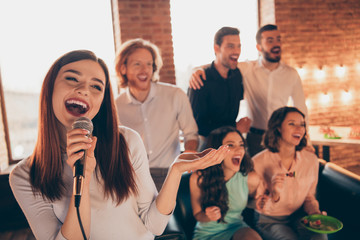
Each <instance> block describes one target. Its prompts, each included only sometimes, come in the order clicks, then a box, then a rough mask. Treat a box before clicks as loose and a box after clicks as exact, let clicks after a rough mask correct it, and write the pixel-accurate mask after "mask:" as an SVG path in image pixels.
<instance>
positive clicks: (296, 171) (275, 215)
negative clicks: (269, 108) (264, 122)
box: [253, 107, 327, 240]
mask: <svg viewBox="0 0 360 240" xmlns="http://www.w3.org/2000/svg"><path fill="white" fill-rule="evenodd" d="M306 139H307V136H306V124H305V116H304V114H303V113H302V112H301V111H299V110H298V109H297V108H295V107H282V108H279V109H277V110H275V111H274V112H273V113H272V115H271V117H270V120H269V121H268V129H267V130H266V132H265V135H264V139H263V140H264V145H265V148H266V149H265V150H263V151H262V152H260V153H258V154H257V155H255V156H254V157H253V160H254V168H255V171H256V173H257V174H259V175H260V176H261V177H262V178H263V179H264V182H265V188H266V189H267V190H268V192H269V193H270V194H269V195H263V197H262V198H261V199H259V201H258V205H257V206H258V209H257V212H258V220H257V224H256V228H257V230H258V232H259V233H260V235H261V236H262V237H263V238H264V239H289V240H290V239H326V238H327V236H326V235H324V234H318V233H313V232H310V231H308V230H307V229H305V228H304V227H301V224H300V222H299V220H300V218H301V217H303V215H301V211H298V210H304V211H305V212H306V214H309V215H310V214H321V212H320V210H319V202H318V201H317V200H316V198H315V191H316V185H317V181H318V171H319V162H318V159H317V157H316V155H315V154H314V153H313V152H310V151H307V150H306V149H305V147H306V145H307V141H306ZM322 214H326V212H323V213H322Z"/></svg>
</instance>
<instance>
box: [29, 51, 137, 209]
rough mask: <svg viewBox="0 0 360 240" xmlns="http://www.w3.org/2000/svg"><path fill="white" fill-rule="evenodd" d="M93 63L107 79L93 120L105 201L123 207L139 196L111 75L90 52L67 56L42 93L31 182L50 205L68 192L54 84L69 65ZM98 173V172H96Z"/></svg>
mask: <svg viewBox="0 0 360 240" xmlns="http://www.w3.org/2000/svg"><path fill="white" fill-rule="evenodd" d="M81 60H93V61H95V62H97V63H99V64H100V66H101V67H102V69H103V70H104V73H105V76H106V85H105V93H104V99H103V102H102V104H101V107H100V110H99V112H98V113H97V115H96V116H95V117H94V118H93V119H92V121H93V125H94V131H93V135H94V136H96V137H97V138H98V141H97V145H96V148H95V157H96V161H97V166H96V167H97V169H99V172H100V176H98V175H96V176H97V179H98V180H99V179H100V177H101V178H102V179H103V180H104V191H105V195H106V197H111V198H112V199H113V200H114V201H115V202H117V204H120V203H121V202H122V201H123V200H125V199H126V198H127V197H128V196H129V195H130V194H131V193H134V194H137V186H136V183H135V176H134V170H133V168H132V165H131V162H130V159H129V150H128V146H127V143H126V140H125V138H124V136H123V134H121V133H120V132H119V127H118V119H117V113H116V108H115V104H114V97H113V94H112V89H111V84H110V79H109V71H108V69H107V66H106V64H105V62H104V61H103V60H102V59H100V58H97V57H96V55H95V54H94V53H93V52H91V51H87V50H77V51H72V52H69V53H66V54H65V55H63V56H62V57H60V58H59V59H57V60H56V61H55V62H54V64H53V65H52V66H51V68H50V69H49V71H48V73H47V74H46V76H45V79H44V82H43V86H42V89H41V93H40V108H39V109H40V111H39V112H40V113H39V126H38V138H37V142H36V145H35V149H34V152H33V154H32V155H31V156H30V182H31V185H32V188H33V191H34V194H35V193H40V194H41V195H42V196H43V197H44V198H47V199H49V200H51V201H54V200H57V199H60V198H61V197H62V196H63V194H64V191H65V186H64V180H63V168H64V164H66V163H65V162H63V160H62V157H61V154H62V153H64V150H63V151H62V150H61V146H60V134H59V132H60V129H59V124H61V123H60V122H59V121H58V120H57V119H56V117H55V114H54V111H53V107H52V105H53V104H52V94H53V90H54V82H55V79H56V77H57V75H58V73H59V71H60V69H61V68H62V67H63V66H64V65H67V64H69V63H72V62H76V61H81ZM96 173H98V171H96Z"/></svg>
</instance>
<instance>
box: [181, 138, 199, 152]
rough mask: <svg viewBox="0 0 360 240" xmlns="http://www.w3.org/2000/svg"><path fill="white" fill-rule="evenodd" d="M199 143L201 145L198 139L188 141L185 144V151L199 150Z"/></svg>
mask: <svg viewBox="0 0 360 240" xmlns="http://www.w3.org/2000/svg"><path fill="white" fill-rule="evenodd" d="M198 145H199V141H198V140H195V139H192V140H189V141H186V142H185V144H184V148H185V150H184V152H188V153H190V152H197V148H198Z"/></svg>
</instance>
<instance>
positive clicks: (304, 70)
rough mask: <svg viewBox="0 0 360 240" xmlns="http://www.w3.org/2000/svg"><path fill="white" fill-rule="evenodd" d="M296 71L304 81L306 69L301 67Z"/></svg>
mask: <svg viewBox="0 0 360 240" xmlns="http://www.w3.org/2000/svg"><path fill="white" fill-rule="evenodd" d="M296 70H297V72H298V74H299V76H300V78H301V79H304V77H305V74H306V72H307V71H306V69H305V68H303V67H299V68H297V69H296Z"/></svg>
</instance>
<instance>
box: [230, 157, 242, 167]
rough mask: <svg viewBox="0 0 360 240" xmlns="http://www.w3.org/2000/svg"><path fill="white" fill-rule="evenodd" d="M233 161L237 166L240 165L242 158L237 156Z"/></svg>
mask: <svg viewBox="0 0 360 240" xmlns="http://www.w3.org/2000/svg"><path fill="white" fill-rule="evenodd" d="M231 160H232V163H233V164H234V165H236V166H238V165H240V160H241V158H240V156H235V157H233V158H232V159H231Z"/></svg>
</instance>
